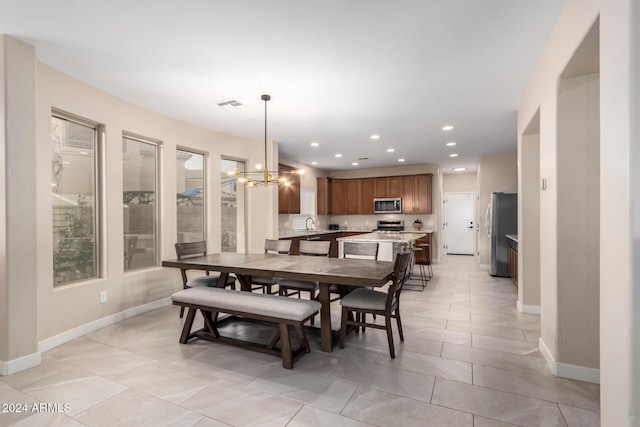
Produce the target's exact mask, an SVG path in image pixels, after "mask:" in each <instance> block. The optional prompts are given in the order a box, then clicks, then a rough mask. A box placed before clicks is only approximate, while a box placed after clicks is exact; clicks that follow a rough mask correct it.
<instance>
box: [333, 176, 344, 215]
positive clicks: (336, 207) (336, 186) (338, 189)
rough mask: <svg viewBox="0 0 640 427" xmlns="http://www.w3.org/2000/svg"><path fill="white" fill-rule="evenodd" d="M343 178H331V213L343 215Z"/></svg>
mask: <svg viewBox="0 0 640 427" xmlns="http://www.w3.org/2000/svg"><path fill="white" fill-rule="evenodd" d="M344 181H345V180H344V179H332V180H331V212H332V215H344V214H346V213H347V211H346V208H345V185H344Z"/></svg>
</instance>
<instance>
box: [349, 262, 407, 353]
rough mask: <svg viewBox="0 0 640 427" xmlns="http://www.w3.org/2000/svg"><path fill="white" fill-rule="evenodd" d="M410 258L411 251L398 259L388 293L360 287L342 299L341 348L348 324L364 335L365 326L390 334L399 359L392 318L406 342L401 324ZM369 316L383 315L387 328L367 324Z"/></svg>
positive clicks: (390, 349) (388, 336) (391, 347)
mask: <svg viewBox="0 0 640 427" xmlns="http://www.w3.org/2000/svg"><path fill="white" fill-rule="evenodd" d="M410 258H411V253H410V252H406V253H400V254H398V255H397V256H396V259H395V264H394V267H393V274H392V277H391V283H390V284H389V289H388V291H387V292H380V291H374V290H371V289H369V288H358V289H356V290H355V291H353V292H351V293H349V294H347V295H345V296H344V297H342V299H341V300H340V305H341V306H342V320H341V325H340V348H344V341H345V338H346V335H347V326H348V325H352V326H355V327H356V330H357V328H359V327H362V331H363V332H364V331H365V327H366V326H369V327H371V328H376V329H385V330H386V331H387V340H388V341H389V354H390V355H391V358H392V359H393V358H395V357H396V352H395V348H394V345H393V330H392V328H391V319H392V318H395V319H396V322H397V324H398V333H399V335H400V341H404V335H403V333H402V321H401V320H400V292H402V285H403V284H404V281H405V279H406V276H407V270H408V266H409V260H410ZM351 314H353V317H350V315H351ZM367 314H379V315H381V316H384V325H379V324H377V323H367V321H366V315H367Z"/></svg>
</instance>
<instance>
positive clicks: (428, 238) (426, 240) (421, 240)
mask: <svg viewBox="0 0 640 427" xmlns="http://www.w3.org/2000/svg"><path fill="white" fill-rule="evenodd" d="M418 233H420V232H419V231H418ZM431 235H432V233H427V235H426V236H424V237H421V238H419V239H418V240H416V246H419V245H423V244H427V245H429V259H428V260H426V259H425V258H424V256H421V257H420V259H418V264H427V263H431V259H432V253H433V252H432V251H431V246H432V245H431Z"/></svg>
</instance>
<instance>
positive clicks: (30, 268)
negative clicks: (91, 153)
mask: <svg viewBox="0 0 640 427" xmlns="http://www.w3.org/2000/svg"><path fill="white" fill-rule="evenodd" d="M35 76H36V56H35V49H34V48H33V46H30V45H28V44H26V43H23V42H21V41H19V40H16V39H13V38H10V37H5V36H1V37H0V82H1V83H2V88H1V89H0V92H2V97H1V98H0V99H1V100H2V103H1V104H0V105H1V107H0V109H1V110H0V112H1V113H2V114H0V129H1V130H2V132H0V272H1V273H0V375H6V374H8V373H11V371H12V370H15V369H24V368H26V367H30V366H33V365H34V364H37V363H39V361H40V356H39V354H38V346H37V341H36V339H37V320H38V316H37V313H36V280H37V276H36V267H37V266H38V262H37V258H36V257H34V253H35V252H36V248H37V247H38V242H37V236H36V235H35V233H33V225H34V223H35V217H36V200H37V199H36V197H34V194H33V193H34V188H35V186H36V182H35V171H36V165H35V163H34V161H33V159H34V156H35V152H36V132H35V110H36V84H35ZM47 187H49V189H50V188H51V187H50V185H49V184H47ZM16 359H21V360H19V361H18V362H17V363H16V364H14V366H13V367H10V366H8V365H6V364H4V363H2V361H8V360H16Z"/></svg>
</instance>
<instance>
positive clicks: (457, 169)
mask: <svg viewBox="0 0 640 427" xmlns="http://www.w3.org/2000/svg"><path fill="white" fill-rule="evenodd" d="M453 170H454V171H456V172H460V171H466V170H467V168H453Z"/></svg>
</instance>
